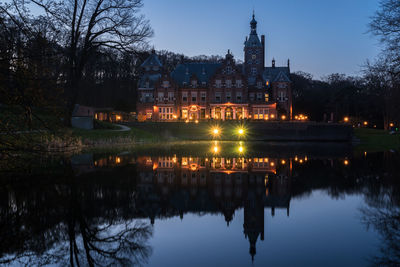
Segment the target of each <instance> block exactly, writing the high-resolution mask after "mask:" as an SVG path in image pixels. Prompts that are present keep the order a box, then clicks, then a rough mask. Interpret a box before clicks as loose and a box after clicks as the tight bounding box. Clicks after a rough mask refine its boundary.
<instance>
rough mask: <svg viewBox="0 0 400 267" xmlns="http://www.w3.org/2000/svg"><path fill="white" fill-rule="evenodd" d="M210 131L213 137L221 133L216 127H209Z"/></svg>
mask: <svg viewBox="0 0 400 267" xmlns="http://www.w3.org/2000/svg"><path fill="white" fill-rule="evenodd" d="M211 133H212V135H213V136H214V137H216V136H219V135H220V134H221V130H220V129H219V128H218V127H214V128H212V129H211Z"/></svg>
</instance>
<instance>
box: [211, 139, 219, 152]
mask: <svg viewBox="0 0 400 267" xmlns="http://www.w3.org/2000/svg"><path fill="white" fill-rule="evenodd" d="M219 150H220V149H219V146H218V142H217V141H215V142H214V146H213V147H212V151H213V152H214V153H218V152H219Z"/></svg>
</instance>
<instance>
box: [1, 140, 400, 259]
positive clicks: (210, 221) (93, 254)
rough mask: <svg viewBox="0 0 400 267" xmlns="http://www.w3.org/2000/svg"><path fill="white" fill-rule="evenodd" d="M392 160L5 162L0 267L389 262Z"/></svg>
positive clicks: (397, 249)
mask: <svg viewBox="0 0 400 267" xmlns="http://www.w3.org/2000/svg"><path fill="white" fill-rule="evenodd" d="M399 163H400V154H399V153H398V152H386V153H363V152H354V151H352V149H351V148H350V147H348V146H347V145H345V144H300V145H299V144H286V145H279V144H269V143H246V142H236V143H234V142H230V143H218V142H216V143H215V142H203V143H186V144H172V145H169V146H162V147H160V146H154V147H142V148H138V149H135V151H129V150H127V151H125V150H123V149H121V150H120V151H113V152H104V153H85V154H82V155H76V156H72V157H56V156H54V157H35V158H34V159H32V160H31V161H27V160H25V161H24V162H23V164H22V163H21V162H12V163H9V165H10V166H9V167H8V170H7V171H3V172H2V173H1V178H0V240H1V242H0V263H2V264H4V265H7V266H8V265H10V266H20V265H27V266H46V265H48V266H65V265H70V264H73V265H74V266H77V262H79V265H80V266H90V265H112V266H120V265H127V266H131V265H142V266H267V265H269V266H369V265H397V264H400V245H399V244H400V171H399ZM10 169H12V170H10ZM0 265H1V264H0Z"/></svg>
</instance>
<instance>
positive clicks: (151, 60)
mask: <svg viewBox="0 0 400 267" xmlns="http://www.w3.org/2000/svg"><path fill="white" fill-rule="evenodd" d="M154 66H157V67H160V68H161V67H162V64H161V62H160V59H159V58H158V56H157V54H156V53H155V52H153V53H152V54H151V55H150V56H149V57H148V58H147V59H146V60H145V61H144V62H143V64H142V65H141V67H142V68H145V67H154Z"/></svg>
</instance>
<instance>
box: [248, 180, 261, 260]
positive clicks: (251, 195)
mask: <svg viewBox="0 0 400 267" xmlns="http://www.w3.org/2000/svg"><path fill="white" fill-rule="evenodd" d="M263 204H264V203H263V201H262V198H261V196H257V194H256V190H255V188H249V191H248V194H247V198H246V199H245V201H244V224H243V230H244V235H245V237H246V238H248V239H249V242H250V251H249V252H250V255H251V259H252V261H254V255H256V243H257V239H258V236H259V235H261V240H264V205H263Z"/></svg>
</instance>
